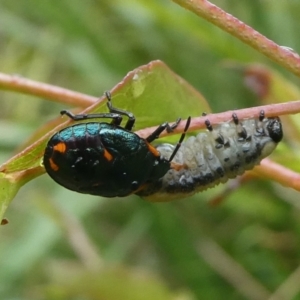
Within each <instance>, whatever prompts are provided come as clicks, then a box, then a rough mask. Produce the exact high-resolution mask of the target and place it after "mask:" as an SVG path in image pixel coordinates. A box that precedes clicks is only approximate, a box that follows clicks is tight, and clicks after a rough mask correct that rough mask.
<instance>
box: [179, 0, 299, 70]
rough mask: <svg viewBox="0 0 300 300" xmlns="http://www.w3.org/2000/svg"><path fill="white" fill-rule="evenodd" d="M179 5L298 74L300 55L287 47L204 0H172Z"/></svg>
mask: <svg viewBox="0 0 300 300" xmlns="http://www.w3.org/2000/svg"><path fill="white" fill-rule="evenodd" d="M173 1H174V2H176V3H178V4H179V5H180V6H182V7H184V8H186V9H188V10H190V11H192V12H193V13H195V14H197V15H198V16H200V17H202V18H204V19H206V20H208V21H209V22H211V23H213V24H215V25H216V26H218V27H219V28H221V29H223V30H224V31H226V32H228V33H230V34H231V35H233V36H235V37H237V38H238V39H239V40H241V41H243V42H244V43H246V44H247V45H250V46H251V47H253V48H254V49H256V50H258V51H259V52H260V53H263V54H264V55H266V56H267V57H268V58H270V59H272V60H274V61H275V62H277V63H278V64H279V65H281V66H283V67H285V68H286V69H288V70H289V71H291V72H293V73H294V74H296V75H297V76H300V56H299V55H298V54H297V53H295V52H293V50H290V49H288V48H287V47H281V46H279V45H277V44H276V43H274V42H273V41H271V40H269V39H268V38H266V37H265V36H264V35H262V34H261V33H259V32H257V31H255V30H254V29H253V28H251V27H250V26H248V25H246V24H245V23H243V22H241V21H240V20H238V19H237V18H235V17H233V16H232V15H230V14H228V13H226V12H225V11H224V10H222V9H220V8H219V7H217V6H215V5H213V4H212V3H210V2H209V1H206V0H173Z"/></svg>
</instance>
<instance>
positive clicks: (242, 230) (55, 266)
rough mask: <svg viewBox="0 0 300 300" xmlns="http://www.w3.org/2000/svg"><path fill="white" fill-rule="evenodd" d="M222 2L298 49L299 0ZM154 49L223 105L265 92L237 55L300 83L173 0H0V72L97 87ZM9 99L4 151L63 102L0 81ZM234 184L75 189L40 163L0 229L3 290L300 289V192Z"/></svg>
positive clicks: (26, 293) (240, 294)
mask: <svg viewBox="0 0 300 300" xmlns="http://www.w3.org/2000/svg"><path fill="white" fill-rule="evenodd" d="M214 3H215V4H217V5H220V6H221V7H222V8H223V9H225V10H226V11H228V12H229V13H231V14H233V15H235V16H237V17H238V18H240V19H241V20H242V21H244V22H246V23H247V24H249V25H251V26H252V27H253V28H254V29H256V30H258V31H259V32H261V33H262V34H265V35H266V36H267V37H269V38H270V39H273V40H274V41H275V42H277V43H278V44H279V45H284V46H288V47H291V48H293V49H295V50H297V49H300V40H299V32H300V22H299V15H300V2H298V1H294V0H286V1H267V0H260V1H259V0H248V1H246V0H244V1H240V0H227V1H226V0H222V1H221V0H218V1H214ZM156 59H160V60H163V61H164V62H165V63H166V64H167V65H168V66H169V67H170V68H171V69H173V70H174V71H175V72H176V73H177V74H179V75H180V76H182V77H183V78H184V79H186V80H187V81H188V82H190V83H191V84H192V85H193V86H195V88H196V89H198V90H199V91H200V92H201V93H202V94H203V95H204V96H205V97H206V99H207V100H208V102H209V103H210V105H211V108H212V110H213V111H214V112H221V111H224V110H228V109H234V108H243V107H249V106H256V105H259V103H260V102H259V100H258V99H257V97H256V96H255V95H254V94H252V93H251V92H250V91H249V90H247V89H246V87H245V86H244V84H243V77H242V76H241V73H240V72H237V71H236V70H234V69H233V68H228V67H226V66H228V65H230V64H232V63H229V62H230V61H231V62H232V61H235V62H238V63H257V62H259V63H261V64H266V65H268V66H269V67H272V68H275V69H277V70H279V71H280V73H281V74H282V75H284V76H285V77H286V78H288V79H289V80H291V81H292V82H294V83H295V84H299V80H298V79H297V78H295V77H294V76H292V75H291V74H289V73H288V72H287V71H285V70H283V69H282V68H280V67H278V66H276V65H274V64H272V63H271V62H270V61H269V60H268V59H267V58H265V57H264V56H262V55H261V54H259V53H257V52H255V51H254V50H252V49H251V48H249V47H248V46H247V45H244V44H242V43H241V42H240V41H238V40H236V39H234V38H233V37H231V36H229V35H228V34H227V33H224V32H222V31H221V30H220V29H218V28H216V27H214V26H213V25H211V24H209V23H207V22H206V21H204V20H201V19H199V18H198V17H196V16H195V15H193V14H192V13H190V12H188V11H186V10H184V9H182V8H181V7H179V6H177V5H176V4H174V3H172V2H171V1H167V0H164V1H162V0H152V1H147V0H139V1H137V0H114V1H110V0H102V1H100V0H98V1H97V0H85V1H81V0H72V1H71V0H60V1H34V0H25V1H17V0H10V1H4V0H2V1H1V0H0V72H3V73H8V74H19V75H22V76H24V77H27V78H30V79H34V80H38V81H42V82H46V83H51V84H54V85H58V86H62V87H65V88H69V89H73V90H75V91H79V92H82V93H86V94H90V95H95V96H98V95H102V94H103V91H105V90H109V89H111V88H112V87H113V86H114V85H115V84H117V83H118V82H119V81H120V80H121V79H122V78H123V77H124V76H125V75H126V74H127V72H129V71H130V70H132V69H134V68H136V67H138V66H140V65H143V64H146V63H148V62H150V61H151V60H156ZM0 101H1V109H0V128H1V135H0V159H1V160H0V161H1V163H2V162H4V161H5V160H7V159H8V158H10V157H11V156H12V155H13V154H14V153H15V152H14V151H15V149H16V148H17V147H18V146H19V145H21V144H22V143H23V142H25V141H26V139H28V138H29V137H30V135H31V134H32V133H33V132H34V131H35V130H36V128H38V127H39V126H40V125H42V124H43V123H44V122H45V121H48V120H51V119H52V118H54V117H56V116H57V115H58V111H59V110H61V109H63V108H66V107H65V106H64V105H61V104H58V103H53V102H48V101H47V100H45V99H38V98H35V97H31V96H25V95H22V94H17V93H11V92H3V91H1V92H0ZM153 113H155V112H153ZM200 114H201V112H199V115H200ZM175 117H177V116H175ZM275 155H276V154H275ZM231 186H232V184H231ZM229 187H230V186H229ZM227 188H228V185H226V186H225V185H224V186H219V187H217V188H215V189H213V190H209V191H207V192H204V193H201V194H197V195H195V196H194V197H192V198H190V199H185V200H181V201H175V202H172V203H163V204H152V203H147V202H145V201H143V200H141V199H139V198H138V197H135V196H133V197H128V198H124V199H101V198H98V197H92V196H88V195H80V194H76V193H73V192H70V191H67V190H65V189H63V188H61V187H60V186H58V185H56V184H55V183H54V182H53V181H52V180H51V179H50V178H49V177H48V176H46V175H43V176H41V177H40V178H38V179H36V180H33V181H32V182H30V183H29V184H27V185H26V186H25V187H23V188H22V189H21V191H20V192H19V194H18V195H17V197H16V198H15V200H14V201H13V203H12V205H11V206H10V208H9V209H8V211H7V213H6V217H7V218H8V219H9V221H10V223H9V224H8V225H6V226H2V227H1V228H0V238H1V242H0V299H5V300H17V299H20V300H21V299H22V300H23V299H24V300H25V299H26V300H27V299H28V300H29V299H51V300H52V299H53V300H57V299H59V300H60V299H72V300H73V299H74V300H89V299H101V300H102V299H105V300H110V299H114V300H115V299H130V300H131V299H133V300H134V299H176V300H179V299H180V300H181V299H184V300H185V299H273V300H274V299H300V292H299V286H300V285H299V282H300V271H299V270H300V268H299V262H300V237H299V234H300V221H299V220H300V218H299V217H300V213H299V209H300V205H299V202H298V201H299V193H297V192H294V191H292V190H290V189H285V188H283V187H281V186H279V185H275V184H273V183H271V182H267V181H264V180H253V181H251V182H247V183H244V184H243V185H242V186H240V187H239V188H238V189H236V190H234V191H232V192H231V193H230V190H227ZM225 194H226V195H227V197H226V199H224V201H223V202H222V203H221V204H220V205H219V206H216V207H212V206H210V205H209V202H210V201H211V200H212V199H215V198H216V197H221V198H222V197H225ZM279 288H280V290H278V289H279ZM279 291H282V293H283V296H280V297H279V298H276V295H278V293H279ZM273 293H277V294H275V295H273V296H274V297H273V298H269V297H271V295H272V294H273Z"/></svg>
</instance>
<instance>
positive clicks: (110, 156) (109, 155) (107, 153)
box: [103, 149, 113, 161]
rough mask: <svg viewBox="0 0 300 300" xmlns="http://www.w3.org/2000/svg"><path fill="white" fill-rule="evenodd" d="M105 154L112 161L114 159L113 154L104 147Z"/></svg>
mask: <svg viewBox="0 0 300 300" xmlns="http://www.w3.org/2000/svg"><path fill="white" fill-rule="evenodd" d="M103 155H104V157H105V159H106V160H108V161H111V160H112V159H113V156H112V155H111V154H110V153H109V152H108V151H107V150H106V149H104V153H103Z"/></svg>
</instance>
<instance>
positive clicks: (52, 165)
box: [49, 158, 59, 171]
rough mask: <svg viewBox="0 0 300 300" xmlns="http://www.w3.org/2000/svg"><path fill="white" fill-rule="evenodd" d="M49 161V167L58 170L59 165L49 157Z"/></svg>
mask: <svg viewBox="0 0 300 300" xmlns="http://www.w3.org/2000/svg"><path fill="white" fill-rule="evenodd" d="M49 162H50V168H51V169H52V170H53V171H58V169H59V166H58V165H57V164H56V163H55V162H54V161H53V159H52V158H50V159H49Z"/></svg>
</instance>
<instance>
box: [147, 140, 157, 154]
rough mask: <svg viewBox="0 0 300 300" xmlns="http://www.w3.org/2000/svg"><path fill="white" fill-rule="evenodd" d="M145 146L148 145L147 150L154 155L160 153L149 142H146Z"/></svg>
mask: <svg viewBox="0 0 300 300" xmlns="http://www.w3.org/2000/svg"><path fill="white" fill-rule="evenodd" d="M147 146H148V150H149V151H150V152H151V153H152V154H153V155H154V156H155V157H159V156H160V153H159V151H158V150H157V149H156V148H155V147H153V146H152V145H151V144H149V143H147Z"/></svg>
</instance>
